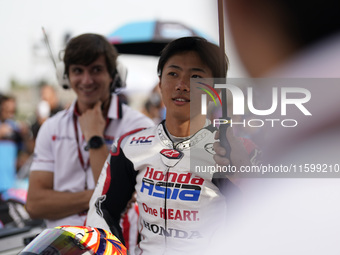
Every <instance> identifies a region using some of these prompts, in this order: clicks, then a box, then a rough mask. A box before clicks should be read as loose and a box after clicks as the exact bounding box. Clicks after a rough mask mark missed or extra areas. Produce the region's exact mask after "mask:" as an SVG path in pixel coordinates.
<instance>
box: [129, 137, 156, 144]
mask: <svg viewBox="0 0 340 255" xmlns="http://www.w3.org/2000/svg"><path fill="white" fill-rule="evenodd" d="M153 137H155V136H154V135H150V136H148V137H146V136H141V137H132V140H131V142H130V144H133V143H135V144H140V143H141V144H147V143H151V142H152V140H151V138H153Z"/></svg>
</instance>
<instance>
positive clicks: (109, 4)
mask: <svg viewBox="0 0 340 255" xmlns="http://www.w3.org/2000/svg"><path fill="white" fill-rule="evenodd" d="M154 20H158V21H164V22H179V23H181V24H183V25H184V26H186V27H189V28H191V29H194V30H197V31H199V32H200V33H201V34H200V35H203V36H205V37H206V38H207V39H208V40H210V41H213V42H215V43H217V44H218V40H219V35H218V16H217V1H212V0H184V1H183V0H172V1H168V0H143V1H139V0H125V1H118V0H98V1H91V0H82V1H80V0H59V1H43V0H29V1H25V0H0V31H1V34H2V35H1V40H0V56H1V58H0V69H1V71H0V93H1V94H4V93H6V94H7V93H11V94H15V96H16V98H17V118H19V119H26V120H28V119H31V118H33V116H32V115H33V114H34V112H35V108H36V107H37V104H38V102H39V98H40V96H39V86H40V85H41V84H44V83H47V84H50V85H52V86H55V87H56V89H57V93H58V95H59V96H60V100H61V103H62V104H67V103H69V102H70V100H72V99H73V98H72V92H70V91H63V90H62V89H61V88H60V87H59V86H57V80H56V75H55V69H54V66H53V63H52V61H51V59H50V57H49V54H48V50H47V47H46V45H45V42H44V37H43V33H42V27H44V28H45V31H46V33H47V35H48V38H49V41H50V45H51V49H52V52H53V54H54V55H55V57H56V58H57V57H58V54H59V52H60V51H61V50H63V49H64V47H65V43H66V42H67V40H68V39H69V38H70V37H73V36H76V35H79V34H82V33H88V32H91V33H99V34H102V35H104V36H107V37H108V36H109V35H111V34H112V33H114V32H115V31H117V30H118V29H119V28H121V27H122V26H124V25H126V24H128V23H131V22H147V21H154ZM184 35H185V34H184ZM225 37H226V52H227V54H228V56H229V58H230V62H231V70H230V72H229V76H232V77H239V76H240V75H242V68H241V67H240V66H239V62H238V60H237V57H236V56H234V54H233V52H234V51H233V50H232V42H231V41H230V40H229V36H228V34H226V36H225ZM121 60H122V62H123V63H124V64H125V65H126V67H127V68H128V78H127V88H126V90H127V91H126V93H128V94H129V96H130V97H133V95H137V94H139V95H141V94H145V93H149V92H150V91H151V88H152V87H153V86H154V85H155V84H156V83H157V76H156V65H157V61H158V57H156V56H141V55H130V54H129V55H127V54H121ZM130 101H131V102H132V103H131V104H132V106H133V107H135V108H139V107H140V104H137V105H134V103H133V102H134V101H136V100H130ZM138 102H141V100H138Z"/></svg>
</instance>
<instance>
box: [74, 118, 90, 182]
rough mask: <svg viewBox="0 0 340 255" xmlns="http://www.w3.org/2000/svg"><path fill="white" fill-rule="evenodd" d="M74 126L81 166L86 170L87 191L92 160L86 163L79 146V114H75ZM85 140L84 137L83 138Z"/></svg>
mask: <svg viewBox="0 0 340 255" xmlns="http://www.w3.org/2000/svg"><path fill="white" fill-rule="evenodd" d="M73 124H74V132H75V134H76V141H77V149H78V159H79V162H80V164H81V167H82V168H83V170H84V173H85V189H87V169H88V168H89V166H90V158H89V159H88V160H87V162H86V163H85V161H84V158H83V154H82V153H81V150H80V146H79V133H78V125H77V114H76V113H75V114H73ZM83 139H84V136H83Z"/></svg>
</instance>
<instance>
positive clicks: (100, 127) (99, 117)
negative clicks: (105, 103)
mask: <svg viewBox="0 0 340 255" xmlns="http://www.w3.org/2000/svg"><path fill="white" fill-rule="evenodd" d="M101 105H102V102H101V101H98V102H97V103H96V104H95V105H94V107H93V108H92V109H89V110H87V111H86V112H84V113H83V114H82V115H81V116H80V117H79V124H80V128H81V131H82V132H83V135H84V137H85V140H86V141H89V139H90V138H91V137H92V136H95V135H96V136H103V135H104V130H105V126H106V120H105V119H104V117H103V113H102V109H101Z"/></svg>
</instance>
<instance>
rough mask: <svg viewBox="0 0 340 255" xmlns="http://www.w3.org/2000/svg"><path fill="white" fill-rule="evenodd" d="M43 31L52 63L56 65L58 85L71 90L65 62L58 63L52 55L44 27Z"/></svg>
mask: <svg viewBox="0 0 340 255" xmlns="http://www.w3.org/2000/svg"><path fill="white" fill-rule="evenodd" d="M42 31H43V35H44V41H45V44H46V47H47V50H48V53H49V55H50V58H51V60H52V63H53V65H54V68H55V70H56V75H57V81H58V84H59V85H61V86H62V87H63V88H64V89H69V88H70V87H71V86H70V82H69V80H68V78H67V75H66V74H65V66H64V62H62V61H61V62H58V63H57V62H56V61H55V59H54V56H53V53H52V49H51V47H50V43H49V41H48V37H47V34H46V32H45V29H44V28H43V27H42Z"/></svg>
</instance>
